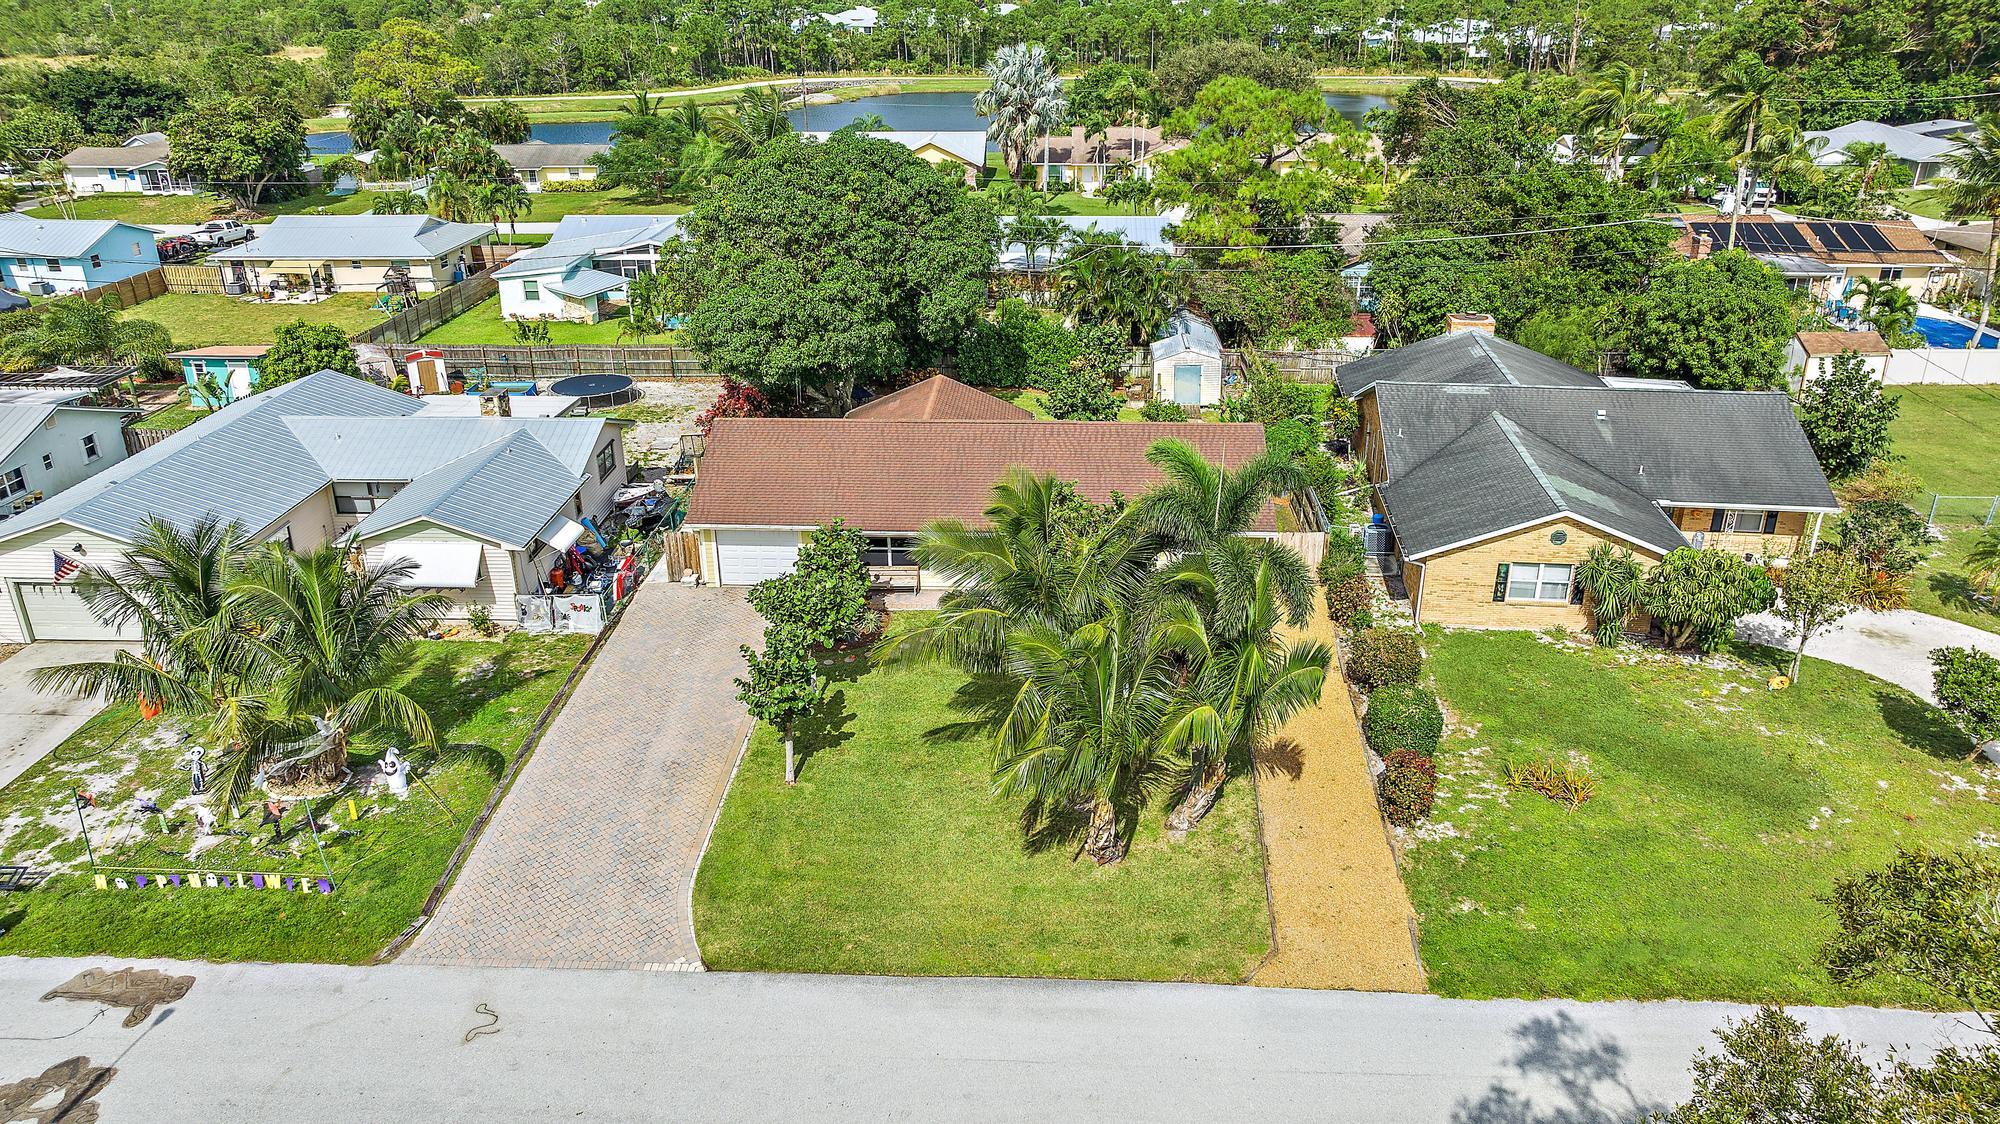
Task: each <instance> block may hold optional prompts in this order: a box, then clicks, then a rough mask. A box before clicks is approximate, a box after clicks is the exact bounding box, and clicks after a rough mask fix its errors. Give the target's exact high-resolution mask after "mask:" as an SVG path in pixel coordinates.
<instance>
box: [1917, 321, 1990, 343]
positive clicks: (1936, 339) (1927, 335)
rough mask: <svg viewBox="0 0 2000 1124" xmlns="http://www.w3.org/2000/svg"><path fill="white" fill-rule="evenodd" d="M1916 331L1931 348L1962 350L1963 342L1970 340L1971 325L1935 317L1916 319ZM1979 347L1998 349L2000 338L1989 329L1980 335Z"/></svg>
mask: <svg viewBox="0 0 2000 1124" xmlns="http://www.w3.org/2000/svg"><path fill="white" fill-rule="evenodd" d="M1917 331H1918V333H1919V334H1921V335H1922V336H1923V337H1924V339H1926V340H1928V341H1930V345H1931V346H1932V347H1954V348H1963V347H1964V346H1965V341H1966V340H1969V339H1971V338H1972V325H1970V324H1961V323H1959V322H1958V321H1956V320H1944V319H1940V318H1938V317H1936V316H1919V317H1917ZM1979 346H1980V347H1982V348H1988V349H1991V348H1996V347H2000V336H1996V335H1994V334H1993V331H1992V329H1990V328H1989V329H1987V330H1986V331H1984V332H1982V333H1980V336H1979Z"/></svg>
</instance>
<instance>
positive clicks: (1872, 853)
mask: <svg viewBox="0 0 2000 1124" xmlns="http://www.w3.org/2000/svg"><path fill="white" fill-rule="evenodd" d="M1427 647H1428V649H1429V652H1430V657H1431V670H1432V672H1433V673H1434V674H1435V675H1436V678H1437V682H1438V684H1439V688H1440V693H1441V694H1442V695H1443V696H1444V698H1445V699H1446V700H1447V702H1448V704H1449V706H1450V709H1451V712H1452V715H1453V717H1454V720H1455V722H1456V723H1457V725H1458V726H1460V727H1462V731H1461V732H1459V733H1456V734H1453V735H1448V736H1447V738H1446V740H1445V743H1444V746H1443V748H1442V749H1441V750H1440V752H1439V754H1438V757H1437V764H1438V772H1439V785H1438V799H1437V806H1436V809H1435V811H1434V812H1433V819H1432V822H1431V823H1430V824H1429V825H1427V826H1426V827H1425V828H1423V829H1421V830H1420V831H1419V832H1418V833H1417V835H1416V839H1417V841H1416V842H1415V843H1414V845H1413V846H1411V848H1410V850H1409V854H1408V866H1407V868H1406V871H1405V877H1406V880H1407V883H1408V885H1409V889H1410V895H1411V899H1412V901H1413V902H1414V904H1415V905H1416V908H1417V911H1418V914H1419V916H1420V917H1421V919H1422V948H1423V956H1424V963H1425V966H1426V967H1427V968H1428V969H1429V971H1430V979H1431V984H1432V986H1433V988H1434V989H1435V990H1436V991H1437V992H1438V993H1440V994H1443V995H1449V996H1460V997H1466V998H1487V997H1494V996H1549V995H1555V996H1569V997H1573V998H1579V999H1614V998H1632V999H1665V998H1670V997H1673V998H1683V999H1718V1000H1738V1001H1743V1002H1781V1003H1824V1004H1848V1003H1867V1004H1893V1005H1924V1004H1926V1003H1929V1002H1932V1000H1931V999H1930V997H1928V996H1925V995H1922V994H1919V993H1917V992H1915V991H1913V990H1910V989H1908V988H1906V987H1899V986H1895V985H1890V984H1877V985H1871V986H1868V987H1861V988H1847V987H1840V986H1836V985H1834V984H1833V983H1832V982H1830V981H1829V980H1828V979H1827V977H1826V976H1825V974H1824V973H1823V972H1821V971H1820V970H1819V969H1818V968H1817V967H1815V966H1814V964H1813V959H1812V958H1813V953H1814V950H1815V949H1816V948H1817V947H1818V946H1819V945H1820V943H1821V942H1822V941H1823V940H1824V939H1825V938H1826V937H1827V935H1828V934H1829V932H1830V929H1831V918H1830V914H1829V913H1828V910H1827V909H1826V907H1825V906H1824V905H1822V904H1820V903H1819V902H1818V901H1817V900H1816V899H1817V898H1818V897H1819V896H1820V895H1823V894H1825V893H1827V892H1828V891H1829V890H1830V889H1831V887H1832V885H1833V879H1834V877H1835V876H1836V875H1838V874H1843V873H1848V872H1852V871H1858V870H1864V869H1869V868H1873V867H1876V866H1879V865H1881V864H1882V863H1884V862H1886V861H1887V860H1888V858H1889V857H1890V856H1891V855H1892V854H1893V852H1894V849H1895V848H1896V846H1897V845H1898V844H1903V845H1909V846H1918V845H1928V846H1933V847H1940V848H1963V847H1969V846H1974V845H1976V844H1975V841H1976V840H1992V839H1993V838H1994V833H1995V831H1996V828H2000V771H1996V770H1993V769H1991V768H1979V767H1975V766H1973V765H1970V764H1967V763H1965V762H1964V761H1963V760H1962V758H1963V757H1964V755H1965V752H1966V749H1967V748H1968V747H1967V746H1966V743H1965V740H1964V739H1963V738H1961V737H1960V736H1959V735H1958V734H1957V733H1956V732H1955V731H1954V730H1953V729H1951V728H1950V727H1949V726H1947V725H1946V724H1945V723H1944V722H1943V721H1942V719H1941V718H1939V716H1938V715H1937V714H1936V712H1935V711H1933V710H1932V709H1931V708H1929V707H1928V706H1926V705H1924V704H1923V703H1922V702H1920V701H1918V700H1917V699H1916V698H1915V697H1914V696H1912V695H1910V694H1909V693H1908V692H1906V691H1904V690H1902V689H1901V688H1898V687H1894V686H1891V685H1890V684H1887V683H1884V682H1882V681H1880V680H1877V679H1874V678H1871V677H1869V676H1867V675H1863V674H1861V673H1860V672H1856V671H1852V670H1849V669H1847V668H1844V667H1839V666H1836V665H1833V664H1829V663H1824V662H1821V661H1818V660H1808V661H1806V668H1805V674H1804V676H1803V678H1802V682H1801V683H1800V684H1798V685H1797V686H1794V687H1792V688H1790V689H1788V690H1784V691H1780V692H1773V691H1771V690H1770V689H1769V688H1768V687H1767V686H1766V685H1765V677H1766V676H1768V675H1769V674H1771V673H1772V672H1773V671H1774V669H1776V668H1777V666H1778V665H1776V663H1775V662H1772V663H1755V664H1748V665H1740V666H1739V665H1737V664H1735V663H1734V662H1733V661H1716V662H1717V663H1718V664H1726V666H1714V667H1711V666H1703V665H1698V664H1693V663H1690V662H1688V661H1684V660H1681V659H1679V658H1677V657H1671V656H1666V655H1663V654H1659V653H1655V652H1648V651H1642V650H1639V649H1632V648H1627V649H1620V650H1617V651H1610V652H1606V651H1601V650H1597V649H1592V648H1588V647H1583V646H1580V645H1576V644H1571V643H1567V642H1556V641H1552V640H1550V639H1549V638H1547V637H1544V636H1540V635H1534V634H1528V633H1520V632H1493V633H1450V634H1441V635H1440V634H1433V635H1431V636H1430V637H1429V638H1428V640H1427ZM1746 654H1747V655H1748V656H1749V658H1751V659H1753V660H1758V659H1762V658H1764V657H1766V656H1769V657H1772V659H1773V660H1774V661H1775V657H1776V655H1777V654H1776V653H1772V652H1771V651H1770V650H1769V649H1758V650H1755V651H1753V652H1749V653H1746ZM1463 731H1469V732H1463ZM1551 757H1554V758H1565V757H1567V758H1570V759H1572V760H1575V761H1577V762H1579V763H1582V764H1585V765H1587V767H1588V769H1589V771H1590V772H1591V773H1592V774H1593V775H1594V776H1595V778H1596V781H1597V797H1596V799H1594V800H1592V801H1590V802H1589V803H1586V804H1584V805H1582V806H1581V807H1580V808H1579V809H1577V810H1576V811H1574V812H1566V811H1564V810H1563V809H1562V808H1561V807H1560V806H1558V805H1557V804H1555V803H1553V802H1551V801H1549V800H1547V799H1544V798H1543V797H1541V796H1538V795H1535V794H1533V793H1531V792H1527V791H1515V790H1509V789H1508V788H1507V787H1506V784H1505V782H1504V781H1503V780H1502V779H1501V777H1502V773H1501V768H1502V765H1503V763H1505V762H1510V761H1511V762H1521V763H1525V762H1529V761H1536V760H1544V759H1548V758H1551ZM1978 786H1984V788H1980V787H1978Z"/></svg>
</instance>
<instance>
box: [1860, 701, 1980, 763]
mask: <svg viewBox="0 0 2000 1124" xmlns="http://www.w3.org/2000/svg"><path fill="white" fill-rule="evenodd" d="M1875 705H1876V706H1877V707H1878V708H1880V709H1881V711H1882V722H1883V724H1884V725H1886V726H1888V727H1889V729H1890V730H1892V731H1894V732H1895V734H1896V736H1897V737H1899V738H1901V739H1903V744H1904V745H1907V746H1909V747H1910V748H1912V749H1915V750H1918V751H1919V752H1922V753H1925V754H1928V755H1930V756H1932V757H1935V758H1937V759H1938V760H1940V761H1961V760H1964V759H1965V757H1966V756H1967V755H1968V754H1970V753H1971V752H1972V742H1971V741H1970V740H1969V739H1968V738H1966V736H1965V734H1964V732H1963V731H1961V730H1959V728H1958V727H1956V726H1954V725H1952V724H1951V722H1950V721H1949V720H1947V719H1946V718H1945V716H1944V712H1943V711H1941V710H1939V709H1937V708H1936V707H1934V706H1931V705H1930V704H1929V703H1926V702H1924V701H1923V700H1922V699H1919V698H1917V697H1916V696H1915V695H1912V694H1910V693H1909V692H1908V691H1888V690H1880V691H1876V692H1875Z"/></svg>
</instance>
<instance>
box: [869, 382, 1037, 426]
mask: <svg viewBox="0 0 2000 1124" xmlns="http://www.w3.org/2000/svg"><path fill="white" fill-rule="evenodd" d="M847 416H848V417H850V418H867V419H869V420H871V421H1028V420H1030V419H1032V418H1033V417H1034V416H1035V415H1034V414H1033V413H1031V412H1030V411H1027V410H1023V409H1022V408H1021V407H1019V406H1016V405H1014V404H1013V403H1012V402H1003V401H1001V400H1000V399H998V398H995V397H994V396H993V395H991V394H988V393H986V392H985V391H983V390H975V389H973V388H972V387H969V386H967V385H965V384H964V383H962V382H959V381H958V380H957V379H954V378H948V377H946V376H944V375H932V376H931V377H930V378H927V379H925V380H924V381H922V382H920V383H916V384H914V385H911V386H906V387H904V388H903V389H901V390H898V391H895V392H894V393H891V394H884V395H883V396H881V397H880V398H875V399H871V400H869V401H867V402H863V403H862V404H861V405H859V406H856V407H855V408H853V409H852V410H849V411H847Z"/></svg>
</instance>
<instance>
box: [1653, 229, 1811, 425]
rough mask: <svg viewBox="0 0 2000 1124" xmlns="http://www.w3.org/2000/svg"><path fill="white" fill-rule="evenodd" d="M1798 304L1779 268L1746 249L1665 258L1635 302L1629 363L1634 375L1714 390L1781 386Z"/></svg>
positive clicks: (1795, 324)
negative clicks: (1693, 257)
mask: <svg viewBox="0 0 2000 1124" xmlns="http://www.w3.org/2000/svg"><path fill="white" fill-rule="evenodd" d="M1799 301H1800V298H1799V295H1798V294H1797V293H1794V292H1793V291H1792V290H1791V289H1788V288H1786V287H1785V279H1784V277H1783V276H1782V275H1781V274H1779V273H1778V271H1777V270H1775V269H1772V268H1771V267H1770V266H1768V265H1765V264H1764V263H1763V262H1761V261H1758V260H1757V259H1756V258H1754V257H1751V256H1750V255H1749V254H1747V253H1744V252H1743V251H1741V250H1735V251H1727V252H1723V253H1719V254H1714V255H1711V256H1710V257H1707V258H1703V259H1701V260H1699V261H1678V260H1677V261H1671V262H1668V263H1666V264H1665V265H1663V266H1661V267H1660V270H1659V272H1658V273H1657V274H1656V275H1655V276H1654V278H1653V283H1652V284H1651V285H1650V286H1648V287H1647V289H1646V291H1645V292H1643V293H1641V294H1639V296H1638V297H1637V298H1635V300H1634V311H1635V313H1636V316H1635V319H1634V323H1633V326H1632V334H1631V341H1630V344H1629V348H1628V350H1627V353H1626V356H1627V362H1628V363H1629V364H1630V365H1631V369H1632V372H1633V373H1634V374H1637V375H1643V376H1645V377H1648V378H1661V379H1681V380H1684V381H1686V382H1688V383H1690V384H1692V385H1694V386H1698V387H1703V388H1705V389H1709V390H1772V389H1776V388H1778V387H1781V386H1783V385H1784V381H1785V345H1786V343H1787V342H1788V341H1790V339H1791V338H1792V335H1793V333H1794V332H1796V331H1797V330H1798V325H1797V320H1798V314H1799Z"/></svg>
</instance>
